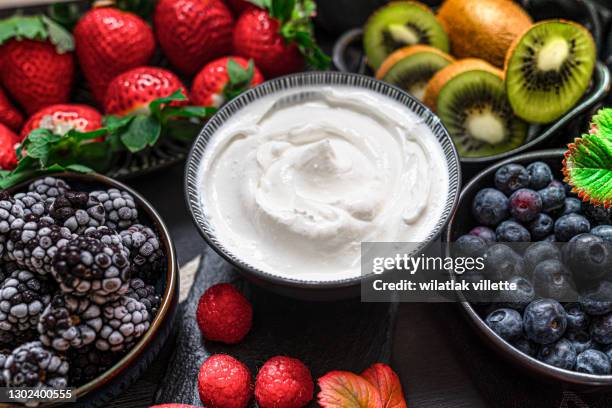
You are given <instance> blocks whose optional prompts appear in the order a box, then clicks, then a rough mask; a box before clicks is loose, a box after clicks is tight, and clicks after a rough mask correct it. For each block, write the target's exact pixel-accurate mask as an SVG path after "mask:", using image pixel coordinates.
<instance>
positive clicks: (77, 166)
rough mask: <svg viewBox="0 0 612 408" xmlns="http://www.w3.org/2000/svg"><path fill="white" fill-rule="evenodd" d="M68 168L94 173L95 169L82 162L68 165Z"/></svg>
mask: <svg viewBox="0 0 612 408" xmlns="http://www.w3.org/2000/svg"><path fill="white" fill-rule="evenodd" d="M66 170H71V171H76V172H77V173H93V172H94V171H93V169H90V168H89V167H87V166H83V165H81V164H71V165H68V166H66Z"/></svg>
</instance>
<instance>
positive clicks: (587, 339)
mask: <svg viewBox="0 0 612 408" xmlns="http://www.w3.org/2000/svg"><path fill="white" fill-rule="evenodd" d="M566 338H567V339H568V340H569V341H570V342H571V343H572V345H573V346H574V350H576V353H578V354H580V353H582V352H583V351H585V350H588V349H590V348H593V347H594V343H593V340H591V336H590V335H589V333H587V332H586V331H584V330H583V331H578V332H572V333H568V334H567V336H566Z"/></svg>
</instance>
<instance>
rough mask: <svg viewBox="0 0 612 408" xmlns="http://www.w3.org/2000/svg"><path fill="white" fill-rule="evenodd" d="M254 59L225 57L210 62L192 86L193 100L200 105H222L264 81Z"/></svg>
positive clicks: (216, 106)
mask: <svg viewBox="0 0 612 408" xmlns="http://www.w3.org/2000/svg"><path fill="white" fill-rule="evenodd" d="M263 80H264V78H263V76H262V75H261V72H259V69H257V67H255V64H254V63H253V60H250V61H247V60H246V59H244V58H241V57H224V58H220V59H218V60H215V61H212V62H210V63H208V64H207V65H206V66H205V67H204V68H202V70H201V71H200V72H199V73H198V75H197V76H196V77H195V79H194V81H193V86H192V88H191V100H192V102H193V103H194V104H195V105H198V106H213V107H215V108H218V107H220V106H221V105H223V104H224V103H225V102H227V101H229V100H230V99H232V98H234V97H236V96H238V95H239V94H241V93H242V92H244V91H246V90H247V89H249V88H252V87H254V86H256V85H259V84H261V83H262V82H263Z"/></svg>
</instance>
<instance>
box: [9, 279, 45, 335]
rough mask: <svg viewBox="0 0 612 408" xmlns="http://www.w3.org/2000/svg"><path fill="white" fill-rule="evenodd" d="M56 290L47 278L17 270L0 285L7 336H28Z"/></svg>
mask: <svg viewBox="0 0 612 408" xmlns="http://www.w3.org/2000/svg"><path fill="white" fill-rule="evenodd" d="M52 292H53V287H52V285H51V284H50V282H48V281H47V280H46V279H44V278H42V277H40V276H38V275H36V274H34V273H32V272H30V271H23V270H17V271H15V272H13V273H12V274H11V276H10V277H8V278H7V279H5V280H4V282H2V285H0V331H1V332H4V333H7V332H8V333H10V335H11V336H8V337H18V336H20V335H22V336H24V337H27V335H28V332H29V331H31V330H32V329H33V328H35V327H36V324H37V323H38V318H39V317H40V315H41V313H42V312H43V310H44V309H45V307H46V306H47V305H48V304H49V302H50V301H51V294H52Z"/></svg>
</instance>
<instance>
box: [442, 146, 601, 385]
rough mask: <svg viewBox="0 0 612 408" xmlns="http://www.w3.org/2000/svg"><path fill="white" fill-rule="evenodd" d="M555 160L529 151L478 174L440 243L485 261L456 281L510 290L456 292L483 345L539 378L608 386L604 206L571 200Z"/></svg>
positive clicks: (553, 153) (559, 160)
mask: <svg viewBox="0 0 612 408" xmlns="http://www.w3.org/2000/svg"><path fill="white" fill-rule="evenodd" d="M563 154H564V150H544V151H537V152H530V153H526V154H522V155H519V156H516V157H512V158H511V159H508V160H505V161H502V162H499V163H497V164H495V165H493V166H491V167H489V168H487V169H485V170H483V171H482V172H480V173H479V174H478V175H477V176H476V177H475V178H474V179H472V180H471V181H470V182H469V183H468V184H467V185H466V186H465V188H464V189H463V191H462V193H461V197H460V200H459V206H458V210H457V211H456V213H455V214H454V216H453V218H452V219H451V221H450V224H449V227H448V229H447V233H446V240H447V242H449V243H451V245H450V247H452V248H451V249H452V253H453V255H455V256H457V254H459V255H460V256H471V257H481V258H482V259H483V264H484V268H483V270H482V271H471V272H466V273H465V274H464V275H462V276H461V277H460V279H465V280H468V281H478V280H482V279H490V280H494V281H507V282H509V283H514V286H513V287H514V288H515V289H514V290H511V291H499V292H496V293H491V292H489V293H479V294H476V295H474V294H469V295H468V294H466V293H463V294H462V296H463V297H462V300H463V302H462V306H463V309H464V311H465V312H466V314H467V316H468V320H469V321H470V322H471V323H472V325H473V326H474V327H475V329H476V330H477V332H478V333H479V334H480V335H481V337H482V338H483V339H484V340H485V342H486V343H488V345H490V346H491V347H493V348H494V349H495V350H496V351H498V352H499V353H500V354H501V355H502V356H503V357H505V358H507V359H508V360H510V361H511V362H512V363H515V364H517V365H518V366H520V367H521V368H523V369H525V370H526V371H528V372H530V373H533V374H535V375H537V376H541V377H545V378H547V379H549V380H555V381H562V382H565V383H568V384H574V385H577V386H587V387H591V386H611V385H612V208H605V207H603V206H598V205H594V204H591V203H588V202H584V201H583V200H581V199H580V198H579V197H577V196H576V195H575V194H574V193H572V191H571V187H570V186H569V185H567V184H566V183H564V182H563V173H562V167H563ZM449 250H450V249H449Z"/></svg>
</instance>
